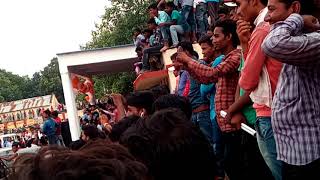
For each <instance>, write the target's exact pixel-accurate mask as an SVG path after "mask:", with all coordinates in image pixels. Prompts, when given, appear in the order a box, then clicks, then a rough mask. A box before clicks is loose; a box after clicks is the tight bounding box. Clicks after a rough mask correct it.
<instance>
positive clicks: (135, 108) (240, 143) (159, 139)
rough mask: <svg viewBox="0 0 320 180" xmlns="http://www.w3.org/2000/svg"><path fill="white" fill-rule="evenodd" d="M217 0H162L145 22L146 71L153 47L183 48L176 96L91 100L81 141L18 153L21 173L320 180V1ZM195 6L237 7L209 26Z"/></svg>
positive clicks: (155, 93)
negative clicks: (227, 0) (230, 3)
mask: <svg viewBox="0 0 320 180" xmlns="http://www.w3.org/2000/svg"><path fill="white" fill-rule="evenodd" d="M191 2H192V3H191ZM210 2H211V3H213V4H211V3H210ZM210 2H205V1H188V0H185V1H173V2H172V1H164V0H161V1H158V4H152V5H150V6H149V7H148V11H149V13H150V20H149V21H148V29H146V30H144V31H143V32H144V35H142V34H141V32H139V30H137V31H136V32H135V43H136V45H137V50H139V51H141V52H140V53H141V54H139V55H140V57H142V59H143V68H145V69H146V70H147V68H148V66H149V64H148V63H146V62H147V61H146V59H148V58H149V56H150V54H152V53H154V52H156V53H158V52H160V51H165V50H166V49H167V48H168V47H169V45H170V44H172V43H173V46H174V47H177V53H175V54H173V55H172V57H171V59H172V61H173V65H172V66H173V67H174V74H175V75H176V76H177V77H179V79H178V83H177V84H178V85H177V88H176V94H169V90H168V88H167V87H166V86H157V87H154V88H152V89H150V90H145V91H137V92H132V93H130V94H128V95H126V96H125V97H123V96H122V95H119V94H114V95H111V96H108V98H107V100H106V102H101V103H99V105H96V106H93V105H92V106H90V107H88V109H86V110H85V113H84V116H83V117H82V118H81V129H82V132H81V137H79V140H78V141H74V142H72V143H71V144H70V146H69V147H63V146H47V147H45V148H42V149H41V150H40V152H39V153H36V154H25V155H22V156H18V157H16V160H15V163H14V166H13V167H14V171H13V173H12V174H11V176H10V178H11V179H24V180H28V179H52V180H55V179H59V180H63V179H88V178H93V179H132V180H149V179H150V180H163V179H190V180H191V179H201V180H209V179H210V180H212V179H215V180H222V179H226V178H229V179H230V180H237V179H239V180H244V179H252V180H256V179H266V180H269V179H275V180H282V179H284V180H298V179H299V180H300V179H320V173H319V169H320V111H319V109H320V93H319V91H318V89H319V88H320V82H319V79H320V73H319V68H320V61H319V59H320V48H319V45H320V43H319V42H320V33H319V30H320V25H319V22H318V18H320V14H319V13H320V11H319V9H320V2H319V1H316V0H314V1H311V0H310V1H303V2H302V1H300V0H235V1H234V2H235V3H236V5H237V7H235V8H234V9H231V10H230V9H229V8H224V7H221V6H220V7H221V9H220V10H222V9H223V10H222V11H219V6H217V5H219V3H218V2H216V1H213V2H212V1H210ZM193 4H195V6H193ZM210 4H211V6H210ZM220 5H221V4H220ZM206 6H208V8H206ZM163 9H164V11H162V10H163ZM194 10H195V11H194ZM179 11H181V12H179ZM194 12H196V13H195V14H197V13H198V14H197V15H199V14H205V15H204V16H207V15H206V14H207V12H208V13H209V15H210V13H211V15H212V12H214V13H217V14H219V13H218V12H223V13H225V15H221V16H220V15H212V17H211V15H210V17H211V18H210V19H211V20H210V21H209V22H210V23H208V24H210V25H211V26H210V28H209V26H207V21H206V19H205V18H204V21H202V19H201V18H199V17H200V15H199V17H197V18H196V21H194ZM201 12H203V13H201ZM230 12H232V13H230ZM199 21H200V22H199ZM203 27H204V28H203ZM180 30H181V31H180ZM185 32H187V35H186V36H184V37H183V38H186V39H184V40H179V38H176V39H175V35H176V34H185ZM170 34H171V36H170ZM170 39H172V41H173V42H171V40H170ZM193 41H197V42H198V43H199V44H200V46H201V49H202V54H203V57H204V58H203V59H199V54H198V53H197V52H196V51H195V50H194V49H193V45H192V43H193ZM141 46H142V47H141ZM139 48H140V49H139ZM222 112H223V113H222ZM53 116H54V115H53ZM44 117H45V118H46V119H47V121H46V122H45V125H44V127H43V129H44V133H45V134H46V136H47V137H48V140H49V144H58V143H59V141H58V139H59V138H58V137H59V136H57V132H53V131H52V130H50V127H53V126H54V127H56V124H57V123H55V121H54V120H52V119H51V118H50V117H51V115H50V113H49V112H46V111H45V112H44ZM243 123H244V124H247V125H248V126H250V127H251V128H253V129H255V131H256V135H255V136H252V135H251V134H248V133H247V132H245V131H243V130H241V124H243Z"/></svg>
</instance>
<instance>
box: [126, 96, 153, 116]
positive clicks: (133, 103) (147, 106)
mask: <svg viewBox="0 0 320 180" xmlns="http://www.w3.org/2000/svg"><path fill="white" fill-rule="evenodd" d="M153 102H154V97H153V94H152V93H151V92H150V91H140V92H132V93H130V94H128V95H127V96H126V103H127V113H126V115H127V116H140V117H147V116H150V115H151V114H152V112H153V110H152V104H153Z"/></svg>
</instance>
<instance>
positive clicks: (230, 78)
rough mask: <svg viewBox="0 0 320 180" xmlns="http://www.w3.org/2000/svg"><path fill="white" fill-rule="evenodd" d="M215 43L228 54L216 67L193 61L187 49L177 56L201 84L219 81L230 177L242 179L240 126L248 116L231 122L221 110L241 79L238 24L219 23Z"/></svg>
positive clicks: (219, 106)
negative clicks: (186, 51)
mask: <svg viewBox="0 0 320 180" xmlns="http://www.w3.org/2000/svg"><path fill="white" fill-rule="evenodd" d="M213 44H214V45H215V48H216V50H217V51H220V52H221V53H222V54H224V55H225V57H224V59H223V60H222V62H221V64H220V65H218V66H217V67H215V68H212V67H208V66H206V65H202V64H199V63H198V62H195V61H193V60H192V58H191V57H189V56H188V55H187V54H186V53H185V52H178V56H177V59H178V61H179V62H181V63H183V64H184V65H185V68H186V69H187V70H188V72H189V73H190V75H191V76H193V77H194V78H196V79H197V80H199V81H200V82H201V83H213V82H214V83H216V96H215V103H216V104H215V109H216V112H217V122H218V124H219V127H220V129H221V131H222V142H223V148H224V152H225V153H224V154H225V157H224V161H225V162H224V163H225V170H226V173H227V175H228V177H229V178H230V179H241V178H243V174H244V172H243V171H241V170H240V168H239V167H242V166H243V162H242V160H241V141H240V139H241V133H242V132H241V131H240V130H239V129H240V123H241V122H242V121H243V120H244V117H243V116H242V115H241V114H237V115H235V116H234V117H233V118H232V120H231V122H227V121H226V120H225V119H224V118H223V117H222V116H221V115H220V111H221V110H224V111H225V110H227V109H228V107H229V106H230V105H232V103H233V102H234V100H235V93H236V87H237V83H238V80H239V73H238V70H237V69H238V67H239V64H240V58H241V51H240V50H238V49H236V48H237V46H238V45H239V39H238V36H237V33H236V23H235V22H234V21H232V20H226V21H221V22H219V23H217V25H216V27H215V29H214V36H213ZM221 178H222V179H223V178H224V177H220V179H221Z"/></svg>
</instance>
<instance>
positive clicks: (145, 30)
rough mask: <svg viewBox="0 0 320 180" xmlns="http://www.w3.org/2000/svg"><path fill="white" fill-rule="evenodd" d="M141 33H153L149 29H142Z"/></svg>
mask: <svg viewBox="0 0 320 180" xmlns="http://www.w3.org/2000/svg"><path fill="white" fill-rule="evenodd" d="M143 33H150V34H152V33H153V32H152V31H151V30H150V29H144V30H143Z"/></svg>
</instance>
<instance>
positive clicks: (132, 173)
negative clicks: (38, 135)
mask: <svg viewBox="0 0 320 180" xmlns="http://www.w3.org/2000/svg"><path fill="white" fill-rule="evenodd" d="M13 169H14V171H12V172H10V173H9V177H8V178H7V179H15V180H40V179H50V180H71V179H77V180H87V179H126V180H127V179H128V180H145V179H147V168H146V167H145V165H143V164H142V163H140V162H138V161H136V160H135V159H134V157H133V156H132V155H131V154H130V153H129V152H128V150H127V149H126V148H125V147H123V146H121V145H119V144H111V143H107V142H106V141H103V140H98V141H95V142H93V143H87V145H86V147H85V148H84V149H81V150H77V151H70V150H69V149H67V148H63V147H45V148H42V149H40V150H39V152H38V153H36V154H34V153H32V154H30V153H28V154H22V155H20V156H18V158H17V159H16V160H15V163H14V164H13Z"/></svg>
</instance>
